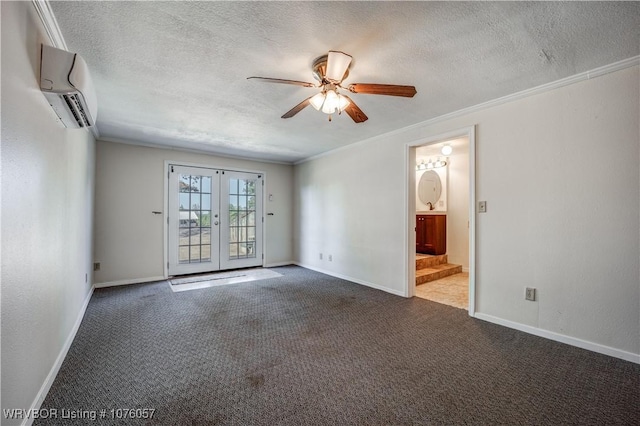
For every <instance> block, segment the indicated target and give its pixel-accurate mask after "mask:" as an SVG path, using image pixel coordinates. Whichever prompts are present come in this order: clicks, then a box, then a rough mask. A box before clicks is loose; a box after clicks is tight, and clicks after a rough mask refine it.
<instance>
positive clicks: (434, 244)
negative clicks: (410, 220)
mask: <svg viewBox="0 0 640 426" xmlns="http://www.w3.org/2000/svg"><path fill="white" fill-rule="evenodd" d="M446 252H447V215H446V214H442V212H439V213H437V212H418V214H416V253H425V254H445V253H446Z"/></svg>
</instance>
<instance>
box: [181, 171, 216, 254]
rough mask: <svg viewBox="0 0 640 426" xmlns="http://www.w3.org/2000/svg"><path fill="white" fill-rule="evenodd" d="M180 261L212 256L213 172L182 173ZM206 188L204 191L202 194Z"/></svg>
mask: <svg viewBox="0 0 640 426" xmlns="http://www.w3.org/2000/svg"><path fill="white" fill-rule="evenodd" d="M179 182H180V183H179V185H180V187H179V192H180V193H179V194H178V195H179V203H180V206H179V209H180V212H179V214H180V226H179V242H178V244H179V249H178V262H179V263H198V262H201V261H203V260H206V261H209V260H210V259H211V189H212V187H211V182H212V181H211V176H202V175H187V174H184V175H183V174H181V175H180V180H179ZM202 190H204V191H205V194H201V191H202Z"/></svg>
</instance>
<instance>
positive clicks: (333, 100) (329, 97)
mask: <svg viewBox="0 0 640 426" xmlns="http://www.w3.org/2000/svg"><path fill="white" fill-rule="evenodd" d="M339 105H340V99H339V98H338V94H337V93H336V92H335V91H334V90H328V91H327V93H326V97H325V100H324V104H323V105H322V112H324V113H325V114H333V113H334V112H336V110H337V109H338V106H339Z"/></svg>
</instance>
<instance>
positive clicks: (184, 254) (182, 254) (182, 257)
mask: <svg viewBox="0 0 640 426" xmlns="http://www.w3.org/2000/svg"><path fill="white" fill-rule="evenodd" d="M178 263H189V246H180V250H178Z"/></svg>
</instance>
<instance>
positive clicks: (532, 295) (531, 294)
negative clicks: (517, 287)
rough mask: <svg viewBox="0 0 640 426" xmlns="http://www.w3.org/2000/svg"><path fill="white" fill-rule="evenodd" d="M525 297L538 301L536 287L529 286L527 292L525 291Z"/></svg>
mask: <svg viewBox="0 0 640 426" xmlns="http://www.w3.org/2000/svg"><path fill="white" fill-rule="evenodd" d="M524 298H525V299H526V300H531V301H532V302H535V301H536V289H535V288H531V287H527V288H526V290H525V292H524Z"/></svg>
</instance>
